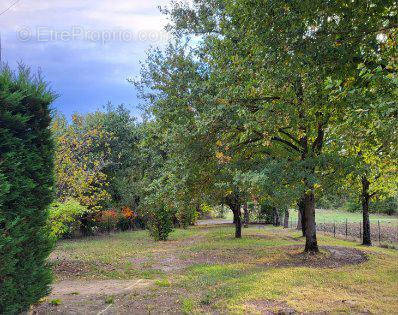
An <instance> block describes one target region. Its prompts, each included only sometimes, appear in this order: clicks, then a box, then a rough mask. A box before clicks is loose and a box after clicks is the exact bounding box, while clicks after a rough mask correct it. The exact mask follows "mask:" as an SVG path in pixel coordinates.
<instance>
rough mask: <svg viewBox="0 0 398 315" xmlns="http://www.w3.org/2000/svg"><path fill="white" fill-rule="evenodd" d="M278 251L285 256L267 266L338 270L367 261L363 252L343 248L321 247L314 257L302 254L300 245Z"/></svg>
mask: <svg viewBox="0 0 398 315" xmlns="http://www.w3.org/2000/svg"><path fill="white" fill-rule="evenodd" d="M280 249H281V251H283V252H284V253H285V254H286V255H283V256H282V258H281V259H280V260H276V261H272V262H270V263H267V264H266V265H267V266H270V267H314V268H338V267H342V266H346V265H357V264H361V263H363V262H365V261H367V256H366V254H365V253H364V252H362V251H360V250H358V249H355V248H349V247H343V246H321V247H320V250H321V252H320V253H319V254H316V255H314V254H309V253H304V252H303V249H302V245H299V246H296V245H294V246H286V247H281V248H280Z"/></svg>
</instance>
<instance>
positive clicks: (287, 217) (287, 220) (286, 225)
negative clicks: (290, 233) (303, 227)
mask: <svg viewBox="0 0 398 315" xmlns="http://www.w3.org/2000/svg"><path fill="white" fill-rule="evenodd" d="M283 228H285V229H287V228H289V209H286V210H285V218H284V219H283Z"/></svg>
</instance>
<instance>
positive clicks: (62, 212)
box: [48, 199, 88, 239]
mask: <svg viewBox="0 0 398 315" xmlns="http://www.w3.org/2000/svg"><path fill="white" fill-rule="evenodd" d="M87 211H88V210H87V208H86V207H84V206H82V205H80V204H79V202H78V201H76V200H74V199H70V200H67V201H65V202H54V203H52V204H51V205H50V216H49V223H48V224H49V228H50V231H51V232H50V234H51V236H53V237H54V238H55V239H59V238H61V237H65V236H71V235H73V234H74V232H75V231H77V230H78V229H79V227H80V217H81V216H82V215H83V214H84V213H86V212H87Z"/></svg>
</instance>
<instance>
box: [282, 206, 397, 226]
mask: <svg viewBox="0 0 398 315" xmlns="http://www.w3.org/2000/svg"><path fill="white" fill-rule="evenodd" d="M290 216H291V218H292V220H293V221H294V220H296V221H297V210H290ZM315 216H316V220H317V222H318V223H333V222H336V223H339V222H345V220H346V219H347V220H348V222H361V221H362V213H361V212H355V213H351V212H346V211H342V210H324V209H317V210H316V212H315ZM377 220H380V223H383V224H388V223H392V224H394V223H397V224H398V216H396V215H394V216H389V215H385V214H371V215H370V221H377Z"/></svg>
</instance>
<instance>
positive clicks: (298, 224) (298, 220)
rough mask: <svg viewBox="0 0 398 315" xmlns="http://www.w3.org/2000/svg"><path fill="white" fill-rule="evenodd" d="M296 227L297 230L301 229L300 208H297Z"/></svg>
mask: <svg viewBox="0 0 398 315" xmlns="http://www.w3.org/2000/svg"><path fill="white" fill-rule="evenodd" d="M296 229H297V230H302V229H303V227H302V224H301V211H300V209H298V210H297V227H296Z"/></svg>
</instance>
